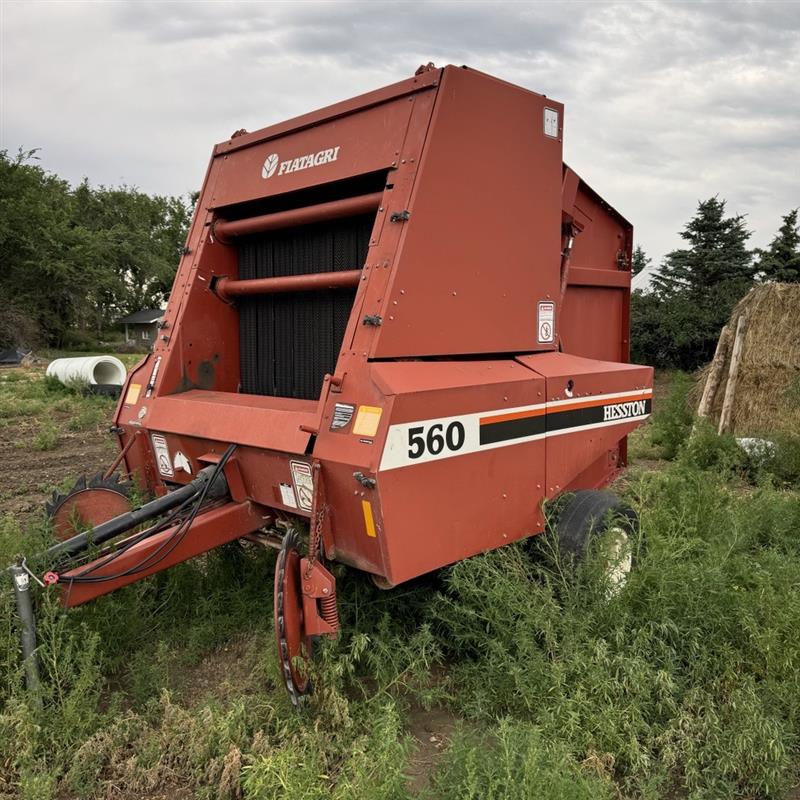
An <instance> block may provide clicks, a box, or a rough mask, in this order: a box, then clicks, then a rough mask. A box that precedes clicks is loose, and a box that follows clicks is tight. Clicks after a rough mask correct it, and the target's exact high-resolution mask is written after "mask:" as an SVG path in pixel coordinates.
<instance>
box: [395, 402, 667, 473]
mask: <svg viewBox="0 0 800 800" xmlns="http://www.w3.org/2000/svg"><path fill="white" fill-rule="evenodd" d="M652 396H653V391H652V389H643V390H637V391H630V392H616V393H613V394H604V395H595V396H594V397H584V398H582V399H581V398H576V399H567V400H556V401H553V402H550V403H539V404H537V405H532V406H523V407H520V408H510V409H503V410H496V411H484V412H480V413H473V414H461V415H459V416H454V417H442V418H440V419H428V420H419V421H416V422H404V423H400V424H397V425H391V426H390V427H389V432H388V434H387V437H386V444H385V446H384V449H383V456H382V458H381V464H380V467H379V469H380V470H381V471H385V470H390V469H397V468H398V467H406V466H409V465H411V464H423V463H425V462H426V461H436V460H439V459H442V458H452V457H453V456H460V455H464V454H466V453H477V452H478V451H481V450H491V449H493V448H496V447H506V446H508V445H514V444H522V443H523V442H531V441H536V440H537V439H544V438H545V437H550V436H561V435H563V434H567V433H574V432H575V431H577V430H590V429H592V428H602V427H607V426H610V425H622V424H625V423H630V422H640V421H641V420H643V419H646V418H647V417H648V416H649V415H650V410H651V403H652Z"/></svg>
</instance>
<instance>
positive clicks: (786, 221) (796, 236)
mask: <svg viewBox="0 0 800 800" xmlns="http://www.w3.org/2000/svg"><path fill="white" fill-rule="evenodd" d="M797 211H798V209H796V208H795V209H794V210H793V211H790V212H789V213H788V214H787V215H786V216H785V217H784V218H783V225H781V227H780V228H779V229H778V233H777V234H776V235H775V238H774V239H773V240H772V243H771V244H770V246H769V247H768V248H767V249H766V250H759V251H758V255H759V261H758V266H757V269H758V272H759V273H760V277H761V280H763V281H765V282H767V283H770V282H773V281H774V282H776V283H800V231H798V227H797Z"/></svg>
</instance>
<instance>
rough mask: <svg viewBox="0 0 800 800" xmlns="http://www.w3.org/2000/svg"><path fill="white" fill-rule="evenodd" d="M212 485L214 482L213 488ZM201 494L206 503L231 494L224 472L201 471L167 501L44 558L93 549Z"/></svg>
mask: <svg viewBox="0 0 800 800" xmlns="http://www.w3.org/2000/svg"><path fill="white" fill-rule="evenodd" d="M209 481H211V484H210V485H209ZM201 492H203V493H204V497H205V499H210V500H217V499H219V498H221V497H225V496H226V495H227V494H228V482H227V481H226V480H225V476H224V475H223V474H222V472H221V471H219V470H217V469H216V465H211V466H209V467H205V468H204V469H202V470H200V472H198V473H197V477H196V478H195V479H194V480H193V481H191V482H190V483H187V484H186V485H185V486H181V488H180V489H175V490H174V491H172V492H169V493H168V494H165V495H164V496H163V497H157V498H156V499H155V500H151V501H150V502H149V503H145V504H144V505H143V506H140V507H139V508H136V509H134V510H133V511H128V512H126V513H125V514H120V515H119V516H118V517H114V518H113V519H110V520H108V522H103V523H102V524H100V525H98V526H97V527H96V528H92V530H90V531H86V532H85V533H79V534H77V535H76V536H73V537H72V538H70V539H66V540H65V541H63V542H59V543H58V544H55V545H53V546H52V547H50V548H49V549H48V550H47V551H45V554H44V555H45V556H46V557H47V558H48V559H55V558H58V557H59V556H63V555H75V554H76V553H80V552H82V551H84V550H87V549H88V548H89V547H91V546H93V545H99V544H103V543H104V542H107V541H108V540H109V539H113V538H114V537H115V536H119V534H121V533H125V531H129V530H130V529H131V528H135V527H136V526H137V525H140V524H141V523H143V522H147V521H148V520H150V519H154V518H155V517H159V516H161V515H162V514H164V513H166V512H167V511H171V510H172V509H173V508H177V507H178V506H181V505H183V504H184V503H188V502H189V501H190V500H191V499H192V498H194V497H196V496H197V495H199V494H200V493H201Z"/></svg>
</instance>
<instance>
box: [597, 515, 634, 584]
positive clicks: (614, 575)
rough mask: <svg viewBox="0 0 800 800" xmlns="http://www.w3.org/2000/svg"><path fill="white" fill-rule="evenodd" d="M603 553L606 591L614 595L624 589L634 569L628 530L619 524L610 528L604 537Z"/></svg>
mask: <svg viewBox="0 0 800 800" xmlns="http://www.w3.org/2000/svg"><path fill="white" fill-rule="evenodd" d="M601 553H602V559H603V565H604V569H603V574H604V577H605V581H606V587H607V588H606V593H607V594H608V596H609V597H613V596H615V595H617V594H619V593H620V592H621V591H622V589H623V588H624V586H625V584H626V583H627V582H628V578H629V577H630V574H631V570H632V569H633V553H632V551H631V546H630V537H629V536H628V532H627V531H626V530H625V529H624V528H622V527H620V526H619V525H616V526H614V527H613V528H609V529H608V530H607V531H606V532H605V533H604V534H603V537H602V543H601Z"/></svg>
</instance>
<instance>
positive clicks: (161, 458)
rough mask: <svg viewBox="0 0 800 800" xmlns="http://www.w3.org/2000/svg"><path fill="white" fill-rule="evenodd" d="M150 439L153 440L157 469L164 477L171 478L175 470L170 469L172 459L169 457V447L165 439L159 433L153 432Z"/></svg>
mask: <svg viewBox="0 0 800 800" xmlns="http://www.w3.org/2000/svg"><path fill="white" fill-rule="evenodd" d="M150 439H151V440H152V442H153V451H154V452H155V454H156V464H158V471H159V472H160V473H161V474H162V475H163V476H164V477H166V478H172V477H173V476H174V475H175V472H174V471H173V469H172V459H171V458H170V457H169V447H167V440H166V439H165V438H164V437H163V436H162V435H161V434H160V433H154V434H153V435H152V436H151V437H150Z"/></svg>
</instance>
